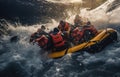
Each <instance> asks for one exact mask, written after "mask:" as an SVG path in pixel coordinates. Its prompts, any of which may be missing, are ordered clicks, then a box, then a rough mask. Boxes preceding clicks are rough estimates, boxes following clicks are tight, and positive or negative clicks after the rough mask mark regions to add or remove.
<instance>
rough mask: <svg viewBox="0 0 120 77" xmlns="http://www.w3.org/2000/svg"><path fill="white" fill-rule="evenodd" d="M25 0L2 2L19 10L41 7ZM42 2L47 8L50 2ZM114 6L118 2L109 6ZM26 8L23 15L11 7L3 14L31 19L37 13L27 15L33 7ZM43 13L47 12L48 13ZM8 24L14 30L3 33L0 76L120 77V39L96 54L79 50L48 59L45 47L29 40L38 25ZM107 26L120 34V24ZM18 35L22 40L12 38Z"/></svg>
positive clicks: (0, 46)
mask: <svg viewBox="0 0 120 77" xmlns="http://www.w3.org/2000/svg"><path fill="white" fill-rule="evenodd" d="M21 1H22V0H13V2H16V3H17V2H18V4H16V3H15V4H14V3H13V2H11V1H9V0H4V1H3V0H1V1H0V3H2V4H3V3H4V2H5V3H6V2H9V3H11V4H12V5H13V6H11V7H14V8H15V9H16V7H19V8H21V7H22V8H24V7H26V6H27V8H29V9H32V10H33V9H34V10H36V9H37V7H36V8H34V7H32V6H34V4H37V3H36V0H34V1H35V3H34V1H31V0H26V1H25V0H23V1H24V3H22V2H21ZM116 1H117V0H116ZM116 1H115V2H116ZM19 2H20V3H19ZM28 2H29V3H28ZM118 2H119V0H118ZM2 4H1V5H0V7H3V6H4V7H6V8H8V6H6V5H2ZM39 4H41V5H42V4H43V6H44V5H45V4H46V6H44V7H46V8H47V4H48V3H46V1H43V2H42V1H41V2H40V3H39ZM21 5H22V6H21ZM113 5H114V2H113V3H112V4H111V5H110V6H109V7H108V9H109V8H111V7H112V6H113ZM15 6H16V7H15ZM117 8H120V7H119V5H118V6H116V7H114V8H113V9H112V10H111V11H114V10H115V9H117ZM25 9H26V8H25ZM25 9H21V10H22V13H23V15H22V13H21V12H19V11H14V12H13V10H14V9H12V10H11V9H10V10H9V13H8V12H6V11H5V10H4V9H2V10H3V11H4V13H3V14H2V13H0V15H1V17H2V16H4V17H6V18H9V16H10V19H11V17H13V19H14V17H18V16H20V17H21V19H24V18H23V17H24V16H25V17H26V19H29V17H32V16H34V15H35V14H36V13H34V12H33V13H30V14H24V12H26V11H27V12H29V10H25ZM34 10H33V11H34ZM16 12H18V13H16ZM43 12H44V11H43ZM14 13H15V14H14ZM42 14H43V15H44V14H45V13H42ZM7 15H8V16H7ZM46 15H47V14H46ZM36 16H39V15H36ZM52 16H53V15H51V17H52ZM18 18H19V17H18ZM11 20H12V19H11ZM31 21H32V20H31ZM33 21H34V20H33ZM26 22H27V23H28V21H25V23H26ZM29 22H30V21H29ZM35 22H36V21H35ZM6 24H7V25H8V28H10V31H8V35H4V36H0V37H1V38H0V77H120V42H119V41H118V42H115V43H112V44H110V45H109V46H107V47H106V48H105V49H103V50H102V51H101V52H99V53H96V54H89V53H87V52H83V53H79V52H78V53H74V54H72V55H66V56H64V57H62V58H59V59H46V58H45V57H46V56H44V55H41V54H40V51H41V50H40V48H39V47H38V46H37V45H32V44H30V43H29V42H28V41H29V40H28V39H29V36H30V34H31V33H32V32H33V31H35V30H34V29H36V26H34V25H32V26H22V25H19V24H17V25H18V26H17V27H11V26H13V25H12V24H9V23H6ZM37 26H39V25H37ZM106 27H111V28H113V29H115V30H117V32H118V37H119V36H120V26H119V24H113V23H109V24H107V25H106ZM2 29H3V28H2ZM9 33H10V34H9ZM14 35H18V38H19V39H18V40H17V41H15V42H11V41H10V38H11V37H12V36H14ZM43 56H44V57H43Z"/></svg>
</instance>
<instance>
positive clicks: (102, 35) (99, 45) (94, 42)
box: [48, 28, 117, 58]
mask: <svg viewBox="0 0 120 77" xmlns="http://www.w3.org/2000/svg"><path fill="white" fill-rule="evenodd" d="M114 40H117V32H116V30H114V29H112V28H107V29H105V30H100V31H99V34H98V35H97V36H96V37H94V38H93V39H91V40H89V41H88V42H84V43H81V44H79V45H76V46H73V47H71V48H67V49H65V50H62V51H54V52H51V53H49V54H48V56H49V57H50V58H59V57H62V56H64V55H66V54H68V53H73V52H77V51H87V52H90V53H94V52H98V51H100V50H102V49H103V48H104V47H105V46H107V45H108V44H110V43H112V42H113V41H114Z"/></svg>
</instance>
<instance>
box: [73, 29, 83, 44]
mask: <svg viewBox="0 0 120 77" xmlns="http://www.w3.org/2000/svg"><path fill="white" fill-rule="evenodd" d="M71 37H72V41H73V43H74V44H75V45H77V44H79V43H82V42H83V32H82V30H81V29H80V28H79V27H76V28H75V29H74V30H73V31H72V32H71Z"/></svg>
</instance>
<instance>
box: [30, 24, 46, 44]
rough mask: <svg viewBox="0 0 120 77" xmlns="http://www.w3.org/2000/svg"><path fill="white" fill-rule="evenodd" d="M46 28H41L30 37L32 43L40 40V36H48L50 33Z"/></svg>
mask: <svg viewBox="0 0 120 77" xmlns="http://www.w3.org/2000/svg"><path fill="white" fill-rule="evenodd" d="M45 29H46V28H45V26H43V25H42V26H41V28H38V30H37V32H35V33H33V34H32V35H31V37H30V42H34V41H35V39H37V38H39V36H40V35H48V33H46V32H45Z"/></svg>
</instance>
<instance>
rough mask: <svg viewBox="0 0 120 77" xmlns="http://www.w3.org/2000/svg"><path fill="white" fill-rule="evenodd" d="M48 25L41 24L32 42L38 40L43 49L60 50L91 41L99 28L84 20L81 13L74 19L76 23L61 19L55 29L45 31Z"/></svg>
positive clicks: (32, 37)
mask: <svg viewBox="0 0 120 77" xmlns="http://www.w3.org/2000/svg"><path fill="white" fill-rule="evenodd" d="M45 29H46V27H45V26H43V25H42V26H41V28H39V29H38V30H37V32H35V33H33V34H32V35H31V38H30V42H36V43H37V44H38V45H39V46H40V48H42V49H43V50H52V51H60V50H64V49H66V48H69V47H71V43H72V44H73V45H78V44H81V43H83V42H86V41H89V40H90V39H92V38H93V37H95V36H96V35H97V34H98V31H97V29H96V28H95V27H94V26H93V25H92V24H91V22H90V21H87V22H83V21H82V18H81V17H80V16H79V15H76V17H75V19H74V25H71V24H70V23H68V22H66V21H63V20H61V21H60V22H59V25H58V27H56V28H54V29H53V31H51V32H49V33H47V32H45Z"/></svg>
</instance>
